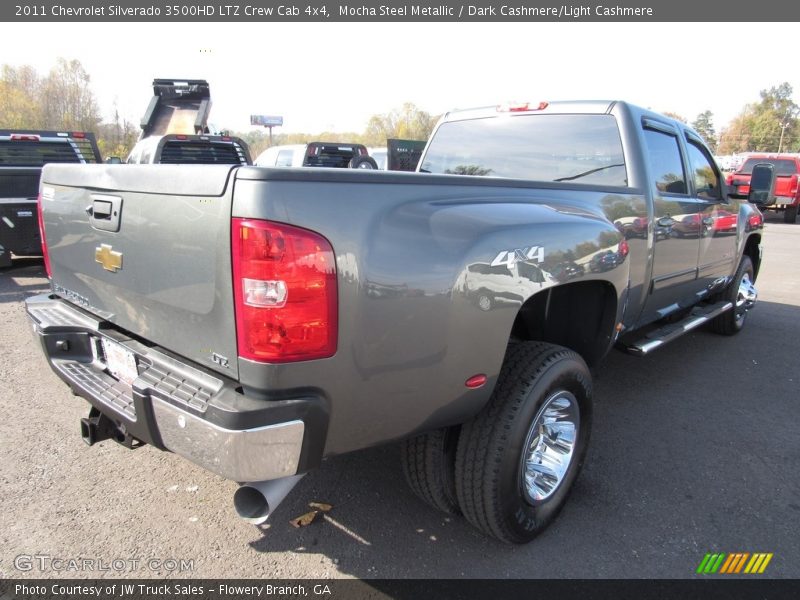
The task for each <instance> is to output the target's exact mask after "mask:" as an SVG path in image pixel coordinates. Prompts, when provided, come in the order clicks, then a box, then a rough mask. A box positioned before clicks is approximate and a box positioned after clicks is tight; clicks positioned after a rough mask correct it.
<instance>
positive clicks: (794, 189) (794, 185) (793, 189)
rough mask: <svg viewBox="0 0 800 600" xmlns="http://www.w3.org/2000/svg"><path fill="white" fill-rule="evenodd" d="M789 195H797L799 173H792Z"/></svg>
mask: <svg viewBox="0 0 800 600" xmlns="http://www.w3.org/2000/svg"><path fill="white" fill-rule="evenodd" d="M789 195H790V196H795V197H796V196H797V174H794V175H792V178H791V179H790V180H789Z"/></svg>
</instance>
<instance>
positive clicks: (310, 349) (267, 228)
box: [231, 218, 339, 363]
mask: <svg viewBox="0 0 800 600" xmlns="http://www.w3.org/2000/svg"><path fill="white" fill-rule="evenodd" d="M231 234H232V235H231V252H232V259H233V286H234V301H235V308H236V334H237V336H236V337H237V345H238V349H239V356H240V357H242V358H247V359H249V360H254V361H258V362H270V363H281V362H293V361H300V360H311V359H317V358H328V357H330V356H333V355H334V354H335V353H336V343H337V338H338V319H339V313H338V296H337V281H336V263H335V257H334V254H333V248H332V247H331V245H330V243H329V242H328V240H326V239H325V238H324V237H322V236H321V235H319V234H317V233H314V232H312V231H308V230H306V229H300V228H299V227H294V226H291V225H285V224H283V223H273V222H271V221H260V220H255V219H239V218H235V219H233V220H232V231H231Z"/></svg>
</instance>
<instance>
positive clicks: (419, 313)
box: [26, 102, 763, 543]
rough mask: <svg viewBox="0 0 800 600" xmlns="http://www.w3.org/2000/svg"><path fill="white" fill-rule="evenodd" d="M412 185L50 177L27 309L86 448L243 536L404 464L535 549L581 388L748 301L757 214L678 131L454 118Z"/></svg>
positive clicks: (575, 422) (594, 115)
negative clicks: (379, 448) (164, 484)
mask: <svg viewBox="0 0 800 600" xmlns="http://www.w3.org/2000/svg"><path fill="white" fill-rule="evenodd" d="M418 170H419V171H420V172H418V173H387V172H380V171H369V170H366V171H362V170H358V169H309V168H303V169H292V168H289V169H276V168H259V167H224V166H211V167H209V166H204V167H196V166H180V167H176V166H169V165H159V166H148V165H124V166H118V165H98V166H80V167H73V166H62V165H48V166H47V167H46V168H45V170H44V174H43V177H42V184H41V197H42V202H41V207H42V212H43V214H42V218H43V223H44V232H45V238H46V240H45V241H46V244H45V248H46V249H47V253H48V255H49V265H50V271H49V273H48V275H49V277H50V279H51V285H52V291H51V293H49V294H45V295H39V296H34V297H31V298H29V299H28V300H27V302H26V305H27V312H28V315H29V316H30V319H31V321H32V322H33V325H34V330H35V332H36V335H37V337H38V339H39V340H40V341H41V345H42V348H43V350H44V353H45V355H46V357H47V360H48V362H49V364H50V366H51V367H52V369H53V370H54V371H55V373H56V374H57V375H58V376H59V377H60V378H61V379H63V380H64V382H66V384H67V385H68V386H69V387H70V388H71V389H72V391H73V392H74V393H75V394H78V395H80V396H82V397H84V398H85V399H86V400H88V402H89V403H90V404H91V411H90V413H89V416H88V417H87V418H85V419H83V420H82V422H81V429H82V433H83V437H84V439H85V441H86V442H87V443H89V444H92V443H94V442H95V441H97V440H99V439H104V438H112V439H115V440H116V441H119V442H121V443H122V444H124V445H126V446H128V447H136V446H138V445H140V444H142V443H148V444H152V445H154V446H156V447H157V448H160V449H164V450H169V451H172V452H174V453H177V454H179V455H181V456H183V457H185V458H187V459H188V460H190V461H192V462H194V463H196V464H198V465H200V466H201V467H203V468H206V469H208V470H210V471H213V472H214V473H217V474H219V475H221V476H223V477H225V478H229V479H231V480H234V481H237V482H239V483H241V484H242V485H241V487H240V488H239V489H238V490H237V492H236V494H235V496H234V504H235V505H236V508H237V510H238V512H239V514H240V515H241V516H243V517H244V518H246V519H249V520H250V521H252V522H256V523H258V522H262V521H263V520H265V519H266V518H267V516H268V515H269V513H270V511H272V510H274V509H275V507H276V506H277V505H278V503H279V502H280V501H281V500H282V498H283V497H285V495H286V494H287V493H288V492H289V490H291V488H292V487H293V486H294V484H295V483H296V482H297V480H298V479H299V478H300V477H301V476H302V474H304V473H307V472H308V471H309V470H311V469H313V468H315V467H318V466H319V465H320V463H321V461H322V459H323V458H324V457H326V456H332V455H337V454H341V453H344V452H351V451H354V450H358V449H361V448H367V447H371V446H375V445H378V444H385V443H387V442H392V441H396V440H397V441H400V440H402V452H401V454H402V457H403V469H404V472H405V474H406V476H407V479H408V481H409V483H410V485H411V487H412V488H413V490H414V491H415V492H416V493H417V494H418V495H419V496H420V497H421V498H422V499H423V500H425V501H426V502H428V503H429V504H431V505H432V506H434V507H436V508H439V509H441V510H444V511H447V512H450V513H456V514H459V513H460V514H463V515H464V516H465V517H466V519H467V520H468V521H469V522H470V523H472V524H473V525H475V526H476V527H477V528H478V529H480V530H481V531H483V532H485V533H486V534H488V535H491V536H494V537H496V538H498V539H500V540H504V541H507V542H513V543H522V542H527V541H529V540H530V539H532V538H533V537H534V536H535V535H536V534H537V533H539V532H540V531H541V530H542V529H543V528H544V527H546V526H547V524H548V523H549V522H550V521H551V520H552V519H553V518H554V517H555V515H556V514H557V513H558V511H559V510H560V508H561V507H562V506H563V504H564V502H565V500H566V497H567V495H568V493H569V490H570V488H571V486H572V484H573V482H574V481H575V478H576V477H577V475H578V472H579V470H580V467H581V464H582V463H583V461H584V457H585V454H586V450H587V445H588V440H589V430H590V425H591V421H592V381H591V375H590V371H589V367H590V366H592V365H595V364H597V363H598V361H600V360H601V359H602V358H603V356H604V355H605V354H606V353H607V352H609V350H610V349H611V348H612V347H614V346H615V345H617V346H618V347H621V348H625V349H627V350H628V351H630V352H633V353H636V354H640V355H643V354H647V353H649V352H652V351H653V350H654V349H656V348H657V347H658V346H660V345H662V344H664V343H666V342H668V341H670V340H672V339H673V338H675V337H677V336H679V335H681V334H682V333H684V332H685V331H689V330H691V329H693V328H695V327H697V326H700V325H702V324H708V325H709V326H710V327H711V328H712V329H713V330H715V331H717V332H720V333H722V334H728V335H730V334H735V333H737V332H738V331H739V330H740V329H741V328H742V327H743V325H744V323H745V320H746V317H747V311H748V310H749V309H750V308H751V307H752V306H753V304H754V303H755V300H756V290H755V288H754V286H753V283H754V281H755V278H756V275H757V274H758V269H759V264H760V262H761V235H762V228H763V219H762V216H761V214H760V213H759V211H758V210H757V209H756V208H755V207H754V206H753V205H751V204H749V203H748V202H747V201H745V200H737V199H735V198H729V197H728V195H727V193H726V188H725V185H724V182H723V179H722V176H721V174H720V171H719V169H718V167H717V165H716V164H715V162H714V160H713V159H712V157H711V154H710V153H709V151H708V149H707V148H706V146H705V144H704V143H703V141H702V140H701V139H700V138H699V137H698V135H697V134H696V133H695V132H693V131H692V130H691V129H689V128H687V127H686V126H685V125H684V124H682V123H679V122H676V121H674V120H672V119H669V118H666V117H664V116H661V115H658V114H655V113H652V112H649V111H646V110H642V109H640V108H637V107H634V106H631V105H629V104H626V103H623V102H559V103H545V102H542V103H539V104H531V105H520V106H502V107H489V108H481V109H475V110H467V111H457V112H452V113H449V114H447V115H445V116H444V117H443V118H442V120H441V122H440V123H439V124H438V126H437V128H436V130H435V132H434V133H433V135H432V137H431V139H430V140H429V142H428V145H427V147H426V149H425V151H424V153H423V155H422V158H421V160H420V165H419V169H418ZM722 219H724V224H725V227H724V228H723V227H716V224H717V223H719V222H720V220H722Z"/></svg>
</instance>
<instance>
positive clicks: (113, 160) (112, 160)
mask: <svg viewBox="0 0 800 600" xmlns="http://www.w3.org/2000/svg"><path fill="white" fill-rule="evenodd" d="M106 164H107V165H121V164H122V159H121V158H120V157H119V156H109V157H108V158H106Z"/></svg>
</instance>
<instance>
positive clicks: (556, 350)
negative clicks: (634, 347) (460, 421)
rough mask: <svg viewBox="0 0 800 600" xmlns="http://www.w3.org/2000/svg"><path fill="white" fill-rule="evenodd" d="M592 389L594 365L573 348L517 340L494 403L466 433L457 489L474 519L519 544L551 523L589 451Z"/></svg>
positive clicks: (460, 443) (458, 460)
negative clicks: (591, 367) (585, 360)
mask: <svg viewBox="0 0 800 600" xmlns="http://www.w3.org/2000/svg"><path fill="white" fill-rule="evenodd" d="M591 396H592V384H591V375H590V374H589V369H588V368H587V366H586V364H585V363H584V361H583V360H582V359H581V357H580V356H578V355H577V354H575V353H574V352H572V351H571V350H567V349H566V348H562V347H560V346H554V345H552V344H544V343H540V342H523V343H518V344H514V345H513V346H511V347H509V350H508V353H507V355H506V360H505V363H504V365H503V369H502V371H501V373H500V378H499V380H498V383H497V387H496V388H495V391H494V393H493V394H492V397H491V399H490V400H489V403H488V404H487V406H486V407H485V408H484V409H483V410H482V411H481V412H480V413H479V414H478V415H477V416H476V417H475V418H474V419H472V420H471V421H469V422H467V423H465V424H464V425H463V426H462V428H461V434H460V436H459V441H458V451H457V453H456V470H455V472H456V494H457V496H458V503H459V506H460V507H461V510H462V512H463V513H464V516H465V517H466V518H467V520H468V521H469V522H470V523H471V524H472V525H474V526H475V527H477V528H478V529H480V530H481V531H483V532H484V533H486V534H488V535H491V536H493V537H495V538H497V539H499V540H502V541H504V542H509V543H517V544H520V543H525V542H528V541H530V540H532V539H533V538H534V537H535V536H536V535H537V534H539V533H540V532H541V531H542V530H544V529H545V528H546V527H547V525H548V524H549V523H550V522H551V521H552V520H553V519H554V518H555V516H556V515H557V514H558V512H559V511H560V510H561V508H562V507H563V506H564V503H565V502H566V499H567V496H568V495H569V491H570V488H571V487H572V484H573V483H574V481H575V478H576V477H577V476H578V472H579V471H580V468H581V465H582V463H583V459H584V457H585V455H586V448H587V445H588V441H589V429H590V425H591V417H592V410H591Z"/></svg>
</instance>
